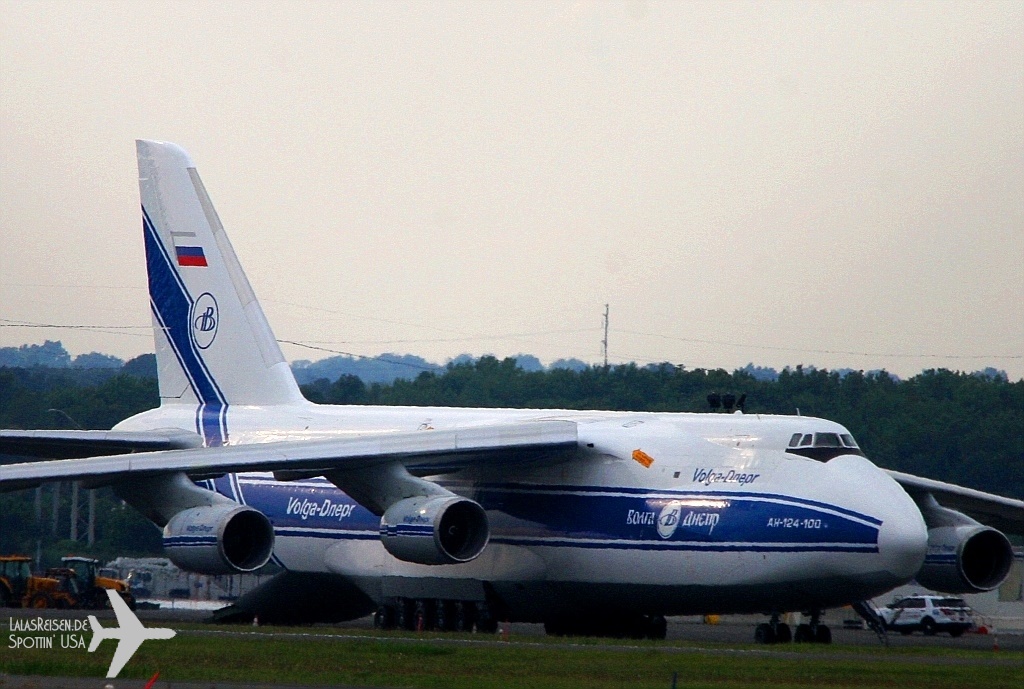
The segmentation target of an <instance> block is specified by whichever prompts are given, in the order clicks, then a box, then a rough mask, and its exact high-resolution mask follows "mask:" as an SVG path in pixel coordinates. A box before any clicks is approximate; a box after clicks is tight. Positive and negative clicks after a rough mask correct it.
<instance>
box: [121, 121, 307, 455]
mask: <svg viewBox="0 0 1024 689" xmlns="http://www.w3.org/2000/svg"><path fill="white" fill-rule="evenodd" d="M136 147H137V150H138V159H139V192H140V196H141V198H142V224H143V233H144V235H145V240H146V264H147V269H148V271H149V297H150V306H151V308H152V312H153V328H154V331H155V337H156V355H157V368H158V369H159V376H160V397H161V403H164V404H167V403H183V404H190V405H196V406H197V409H198V410H199V411H198V413H197V426H199V428H200V430H201V431H202V433H203V435H204V437H205V438H206V441H207V444H208V445H219V444H222V443H224V442H226V440H227V428H226V414H227V407H228V405H231V404H246V405H248V404H253V405H272V404H286V403H296V402H302V401H303V397H302V394H301V393H300V392H299V388H298V385H297V384H296V382H295V378H294V376H292V372H291V369H290V368H289V367H288V364H287V362H286V361H285V359H284V355H283V354H282V353H281V348H280V347H279V346H278V344H277V341H276V340H275V339H274V334H273V333H272V332H271V330H270V325H269V324H268V323H267V319H266V316H264V314H263V310H262V308H260V305H259V302H258V301H257V300H256V295H255V294H254V293H253V291H252V287H251V286H250V285H249V281H248V279H246V277H245V273H244V272H243V271H242V267H241V265H240V264H239V262H238V258H237V257H236V256H235V252H234V249H232V247H231V243H230V242H229V241H228V237H227V234H226V233H225V232H224V227H223V226H222V225H221V222H220V218H219V217H218V216H217V211H216V210H214V208H213V204H212V203H211V202H210V198H209V196H207V194H206V189H205V188H204V187H203V183H202V180H200V179H199V174H198V173H197V172H196V168H195V165H194V164H193V163H192V160H191V158H189V155H188V153H186V152H185V151H184V150H183V149H181V148H180V147H178V146H176V145H174V144H171V143H165V142H160V141H137V142H136Z"/></svg>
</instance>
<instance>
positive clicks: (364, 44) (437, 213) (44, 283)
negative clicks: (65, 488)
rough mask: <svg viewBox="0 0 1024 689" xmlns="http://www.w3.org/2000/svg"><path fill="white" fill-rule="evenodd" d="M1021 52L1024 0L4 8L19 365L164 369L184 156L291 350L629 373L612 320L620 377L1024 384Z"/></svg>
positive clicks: (1, 228)
mask: <svg viewBox="0 0 1024 689" xmlns="http://www.w3.org/2000/svg"><path fill="white" fill-rule="evenodd" d="M1022 36H1024V3H1021V2H966V3H960V2H932V1H929V2H924V3H913V2H898V3H897V2H884V3H872V2H850V3H845V2H820V1H815V2H807V3H793V2H751V3H745V2H728V3H727V2H713V3H697V2H685V3H684V2H671V3H661V2H625V1H622V2H519V3H499V2H451V3H440V2H415V3H413V2H409V3H397V2H396V3H382V2H368V3H357V2H326V3H317V2H265V3H254V2H250V1H246V2H218V3H195V2H173V3H157V2H134V1H133V2H124V3H117V2H82V1H81V0H78V1H75V2H11V1H9V0H0V240H2V243H0V346H10V345H20V344H25V343H41V342H42V341H43V340H45V339H59V340H61V341H63V342H64V344H65V346H66V347H67V348H68V350H69V351H70V352H71V353H72V354H73V355H76V354H80V353H84V352H89V351H94V350H95V351H100V352H104V353H109V354H114V355H117V356H120V357H122V358H130V357H132V356H135V355H137V354H140V353H143V352H150V351H152V349H153V344H152V336H151V334H150V332H149V330H148V327H149V324H150V320H149V309H148V302H147V297H146V293H145V284H146V281H145V273H144V270H145V264H144V259H143V244H142V233H141V219H140V213H139V201H138V184H137V170H136V163H135V145H134V139H136V138H153V139H163V140H168V141H174V142H176V143H178V144H180V145H182V146H183V147H185V148H186V149H187V150H188V151H189V152H190V153H191V155H192V158H193V159H194V160H195V161H196V164H197V166H198V169H199V172H200V174H201V175H202V177H203V180H204V182H205V185H206V188H207V189H208V191H209V193H210V195H211V197H212V198H213V201H214V203H215V205H216V207H217V209H218V211H219V213H220V216H221V218H222V220H223V222H224V225H225V227H226V228H227V230H228V234H229V236H230V237H231V240H232V242H233V243H234V245H235V249H236V251H237V252H238V254H239V258H240V259H241V261H242V264H243V266H245V268H246V270H247V272H248V274H249V278H250V280H251V282H252V284H253V287H254V289H255V290H256V293H257V295H258V296H260V297H261V300H262V303H263V306H264V309H265V310H266V312H267V315H268V318H269V320H270V322H271V324H272V326H273V327H274V330H275V334H276V335H277V337H278V339H280V340H288V341H293V342H300V343H304V344H307V345H310V346H313V347H318V348H323V349H326V350H332V351H338V352H348V353H356V354H364V355H374V354H380V353H382V352H402V353H405V352H408V353H412V354H418V355H421V356H423V357H425V358H427V359H429V360H432V361H438V362H443V361H445V360H447V359H448V358H450V357H453V356H456V355H458V354H460V353H463V352H470V353H473V354H477V355H479V354H486V353H493V354H496V355H498V356H507V355H512V354H516V353H520V352H525V353H531V354H535V355H536V356H538V357H540V359H541V360H542V361H544V362H550V361H552V360H554V359H556V358H559V357H578V358H581V359H584V360H586V361H589V362H599V361H600V360H601V338H602V331H601V320H602V313H603V311H604V305H605V304H606V303H608V304H610V314H611V319H610V326H611V327H610V334H609V359H610V361H612V362H623V361H637V362H638V363H649V362H658V361H671V362H673V363H678V364H684V365H686V366H687V367H689V368H695V367H705V368H708V367H712V368H717V367H724V368H727V369H732V368H735V367H740V366H743V365H745V364H746V363H748V362H754V363H755V364H759V365H764V366H773V367H776V368H781V367H783V366H786V365H796V364H800V363H803V364H809V365H816V366H819V367H829V368H838V367H852V368H860V369H876V368H886V369H888V370H890V371H893V372H896V373H898V374H900V375H912V374H914V373H916V372H918V371H920V370H921V369H924V368H932V367H946V368H952V369H960V370H976V369H979V368H983V367H985V366H995V367H997V368H1001V369H1004V370H1006V371H1007V372H1008V373H1009V374H1010V376H1011V378H1014V379H1018V378H1022V377H1024V358H1022V356H1024V41H1022ZM24 324H35V325H38V324H49V325H60V326H69V327H62V328H41V327H21V326H23V325H24ZM15 326H17V327H15ZM70 326H98V328H97V329H82V328H78V327H70ZM283 349H284V351H285V355H286V356H287V357H288V358H289V359H293V360H294V359H319V358H322V357H324V356H328V355H329V353H328V352H324V351H321V350H316V349H309V348H306V347H301V346H297V345H293V344H285V345H283Z"/></svg>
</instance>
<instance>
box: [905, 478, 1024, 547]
mask: <svg viewBox="0 0 1024 689" xmlns="http://www.w3.org/2000/svg"><path fill="white" fill-rule="evenodd" d="M886 473H888V474H889V475H890V476H892V478H893V479H895V480H896V482H897V483H899V484H900V485H901V486H903V489H904V490H905V491H907V493H909V494H910V495H911V496H912V497H913V496H915V495H921V494H923V493H931V494H932V496H933V497H934V498H935V499H936V500H937V501H938V502H939V504H941V505H942V506H943V507H949V508H952V509H955V510H959V511H961V512H963V513H964V514H966V515H968V516H969V517H971V518H973V519H976V520H978V521H979V522H982V523H984V524H987V525H989V526H992V527H994V528H996V529H999V530H1000V531H1005V532H1007V533H1014V534H1024V501H1022V500H1014V499H1013V498H1004V497H1002V496H1000V495H993V494H992V493H985V492H982V491H980V490H974V489H972V488H964V487H963V486H958V485H955V484H952V483H944V482H942V481H935V480H933V479H929V478H921V477H920V476H914V475H912V474H904V473H902V472H899V471H890V470H886Z"/></svg>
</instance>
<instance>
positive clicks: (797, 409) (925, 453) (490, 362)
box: [0, 355, 1024, 562]
mask: <svg viewBox="0 0 1024 689" xmlns="http://www.w3.org/2000/svg"><path fill="white" fill-rule="evenodd" d="M148 356H149V357H152V355H148ZM140 359H142V358H140ZM154 368H155V366H152V362H151V361H149V360H148V359H143V360H141V361H139V362H135V363H134V365H133V362H129V363H128V364H127V365H126V366H125V367H124V368H122V369H120V370H111V369H71V368H60V369H52V368H44V367H33V368H3V367H0V428H69V427H79V428H95V429H106V428H110V427H111V426H113V425H114V424H115V423H117V422H118V421H120V420H121V419H124V418H126V417H128V416H130V415H132V414H136V413H138V412H141V411H144V410H146V409H151V408H153V407H156V406H157V405H158V404H159V398H158V392H157V384H156V380H155V378H154V377H152V372H153V369H154ZM302 391H303V393H304V394H305V395H306V397H307V398H308V399H309V400H311V401H313V402H316V403H321V404H379V405H423V406H461V407H520V408H543V409H607V410H623V411H690V412H696V411H708V399H707V398H708V395H709V394H711V393H731V394H733V395H735V396H736V397H739V396H740V395H746V397H745V410H746V413H748V414H749V413H765V414H795V413H800V414H803V415H805V416H819V417H823V418H827V419H831V420H833V421H837V422H839V423H841V424H843V425H845V426H846V427H847V428H849V429H850V431H851V432H852V433H853V435H854V437H856V438H857V440H858V442H859V444H860V445H861V447H862V448H863V449H864V451H865V452H866V454H867V455H868V456H869V457H870V458H871V459H872V460H873V461H875V462H876V463H877V464H879V465H880V466H883V467H886V468H891V469H897V470H900V471H906V472H910V473H914V474H920V475H923V476H928V477H930V478H935V479H939V480H944V481H950V482H954V483H958V484H962V485H966V486H970V487H972V488H977V489H979V490H985V491H991V492H994V493H999V494H1002V495H1007V496H1010V497H1016V498H1024V380H1021V381H1016V382H1010V381H1008V380H1007V379H1006V378H1005V377H1002V376H985V375H978V374H966V373H957V372H952V371H947V370H942V369H938V370H929V371H924V372H922V373H920V374H919V375H917V376H914V377H912V378H909V379H907V380H903V381H901V380H898V379H896V378H895V377H893V376H890V375H889V374H887V373H885V372H884V371H878V372H871V373H864V372H860V371H844V372H841V373H840V372H835V371H827V370H815V369H805V368H802V367H796V368H795V369H786V370H784V371H782V372H781V373H779V375H778V377H777V378H776V379H775V380H769V379H764V378H758V377H755V376H754V375H753V374H752V373H751V372H750V371H749V370H738V371H734V372H732V373H730V372H728V371H725V370H720V369H719V370H706V369H695V370H687V369H685V368H683V367H678V366H673V365H669V364H661V365H651V366H642V367H641V366H636V365H633V364H628V365H622V366H610V367H607V368H605V367H600V366H598V367H588V368H583V369H580V370H572V369H568V368H564V369H563V368H559V369H551V370H547V371H544V370H533V371H527V370H524V369H523V368H521V367H520V366H517V364H516V361H515V359H511V358H510V359H504V360H499V359H496V358H494V357H482V358H480V359H477V360H475V361H460V362H453V363H450V364H449V365H448V366H447V367H445V368H444V369H443V370H441V371H424V372H422V373H420V374H419V375H418V376H416V377H415V378H413V379H410V380H402V379H399V380H395V381H394V382H393V383H390V384H386V383H370V384H367V383H365V382H364V381H363V380H361V379H360V378H358V377H356V376H353V375H344V376H341V377H339V378H337V379H335V380H333V381H331V380H328V379H326V378H322V379H319V380H316V381H314V382H312V383H309V384H307V385H304V386H302ZM0 459H2V458H0ZM70 494H71V491H70V490H69V489H67V488H66V487H65V489H64V490H63V491H61V492H60V493H58V495H57V501H56V502H57V508H56V509H57V517H58V518H57V523H58V528H57V529H54V528H53V524H54V520H53V502H54V501H53V492H52V488H45V489H44V490H43V491H42V493H41V494H40V495H39V501H38V502H37V494H36V491H32V490H29V491H20V492H15V493H4V494H0V553H12V552H20V553H26V554H33V553H34V552H35V550H36V549H40V550H41V551H42V553H43V558H44V560H45V561H49V562H52V561H53V560H55V559H57V558H59V557H60V555H62V554H67V553H69V552H72V551H75V552H91V553H93V554H95V555H97V556H100V557H107V556H113V555H117V554H122V555H127V554H133V555H142V554H154V553H158V552H159V543H160V538H159V533H158V531H157V530H156V529H155V528H153V527H152V525H151V524H149V522H146V521H145V520H143V519H142V518H141V517H140V516H138V515H137V514H136V513H135V512H134V511H133V510H131V509H130V508H128V507H126V506H124V505H123V504H121V503H120V501H118V500H117V499H116V497H115V496H114V495H113V493H112V492H111V491H110V490H109V489H103V490H100V491H98V492H97V518H96V537H97V538H96V542H95V543H94V545H93V546H92V548H86V547H85V546H84V545H83V544H82V543H81V542H69V541H67V540H66V539H67V536H68V534H69V533H70V529H69V521H70V500H71V495H70ZM83 504H84V498H83ZM40 515H42V516H41V518H40Z"/></svg>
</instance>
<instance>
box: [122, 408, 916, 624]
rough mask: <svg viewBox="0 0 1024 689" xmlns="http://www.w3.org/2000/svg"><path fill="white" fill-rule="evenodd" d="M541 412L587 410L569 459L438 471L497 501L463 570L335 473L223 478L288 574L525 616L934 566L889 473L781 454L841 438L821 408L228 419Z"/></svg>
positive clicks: (820, 589)
mask: <svg viewBox="0 0 1024 689" xmlns="http://www.w3.org/2000/svg"><path fill="white" fill-rule="evenodd" d="M195 418H196V413H195V408H194V407H189V406H187V405H180V406H178V405H164V406H163V407H161V408H160V409H156V410H152V411H150V412H145V413H143V414H140V415H138V416H135V417H132V418H131V419H128V420H126V421H125V422H123V423H121V424H119V425H118V426H117V430H145V429H154V428H168V427H178V428H183V429H187V430H195ZM529 420H570V421H573V422H575V423H576V424H577V425H578V438H579V447H578V451H577V452H576V454H575V456H574V457H572V458H570V459H565V458H564V457H558V458H555V457H553V458H552V460H551V461H550V462H543V461H539V462H536V463H534V464H532V465H530V466H522V465H516V466H515V467H510V468H505V467H501V466H487V467H482V468H475V469H473V470H463V471H462V472H460V473H457V474H454V475H445V476H439V477H435V479H434V480H436V481H438V482H439V483H442V484H444V485H445V486H446V487H448V488H449V489H451V490H452V491H454V492H456V493H460V494H463V495H465V496H466V497H469V498H472V499H476V500H478V501H479V502H480V503H481V504H482V505H483V506H484V507H485V509H487V511H488V516H489V519H490V521H491V541H490V543H489V544H488V546H487V547H486V548H485V550H484V552H483V554H482V555H481V556H480V557H478V558H477V559H476V560H473V561H471V562H468V563H464V564H457V565H443V566H427V565H417V564H412V563H408V562H403V561H400V560H397V559H395V558H394V557H392V556H391V555H389V554H388V553H387V552H386V551H385V550H384V548H383V546H382V545H381V543H380V540H379V538H378V537H377V534H376V530H375V522H374V519H375V518H374V517H373V516H372V515H370V514H369V512H367V511H366V510H365V509H363V508H362V507H359V506H358V505H356V504H355V503H354V501H353V500H351V498H349V497H348V496H346V495H345V494H344V493H342V492H341V491H340V490H338V489H337V488H335V487H334V486H333V485H331V484H329V483H327V482H326V481H325V480H323V479H307V480H304V481H298V482H294V483H281V482H276V481H274V480H273V477H272V476H271V475H269V474H259V473H254V474H238V475H236V476H232V477H230V478H229V479H226V480H221V481H220V482H218V483H217V489H218V490H221V491H222V492H225V494H227V495H228V497H231V498H233V499H236V500H239V501H243V502H246V503H247V504H251V505H252V506H253V507H255V508H257V509H260V510H261V511H263V512H264V513H265V514H267V516H268V517H270V519H271V522H272V523H273V524H274V525H275V532H276V537H277V539H276V546H275V559H276V560H277V561H278V562H279V563H280V564H281V565H283V566H284V567H286V568H288V569H290V570H294V571H302V572H330V573H334V574H337V575H341V576H345V577H348V578H350V579H351V580H352V581H354V582H356V583H357V584H358V585H359V586H360V587H361V588H363V589H364V590H365V591H366V592H367V593H369V594H370V595H371V597H374V598H377V599H380V598H381V597H382V596H384V595H386V592H387V591H388V590H394V587H393V586H391V584H392V583H395V582H398V583H397V584H395V585H399V584H401V582H408V581H410V580H426V581H430V582H435V584H436V585H437V586H438V587H439V590H438V593H437V597H445V595H444V590H443V589H444V588H445V586H446V582H450V581H452V580H468V581H474V582H487V584H488V585H489V586H493V587H495V590H496V591H498V592H499V593H500V594H502V595H504V596H505V597H506V599H507V600H509V601H512V603H510V605H513V606H514V605H518V606H520V607H521V608H522V611H521V614H519V615H518V616H519V617H521V618H523V619H533V618H538V617H539V616H542V614H543V612H538V611H539V610H541V608H543V607H544V606H549V605H552V604H559V603H560V602H565V601H567V600H577V601H578V600H587V601H593V602H594V603H595V604H602V601H604V602H606V603H608V604H612V605H615V604H624V605H629V606H631V607H632V608H633V609H637V608H639V609H642V610H647V611H651V612H660V613H664V614H671V613H684V612H716V611H720V612H728V611H750V612H758V611H770V610H773V609H775V610H784V609H792V608H789V606H790V605H792V606H795V607H802V606H807V607H810V606H812V605H813V606H820V607H826V606H828V605H837V604H842V603H845V602H849V601H851V600H861V599H864V598H868V597H871V596H874V595H878V594H880V593H883V592H884V591H886V590H889V589H891V588H893V587H895V586H897V585H900V584H902V583H905V582H906V581H908V580H910V579H911V578H912V577H913V575H914V574H915V573H916V572H917V571H918V570H919V569H920V567H921V564H922V562H923V559H924V555H925V544H926V538H927V535H926V528H925V525H924V523H923V520H922V518H921V515H920V511H919V510H918V508H917V507H916V505H915V504H914V502H913V501H912V500H911V499H910V497H909V496H908V495H907V494H906V493H905V492H904V491H903V489H902V488H901V487H900V486H899V485H898V484H897V483H896V482H895V481H893V480H892V479H891V478H889V477H888V476H887V475H886V474H885V473H884V472H882V471H881V470H880V469H878V468H877V467H876V466H875V465H873V464H872V463H871V462H870V461H868V460H867V459H865V458H864V457H861V456H856V455H853V454H842V455H839V456H837V457H835V458H834V459H832V460H830V461H828V462H819V461H814V460H811V459H807V458H804V457H800V456H796V455H793V454H789V453H786V452H785V448H786V445H787V443H788V441H789V439H790V437H791V436H792V435H793V434H794V433H797V432H802V433H813V432H833V433H847V431H846V429H845V428H843V427H842V426H840V425H839V424H835V423H833V422H830V421H825V420H822V419H816V418H811V417H799V416H797V417H787V416H764V415H742V414H683V413H643V412H597V411H567V410H514V409H498V410H495V409H460V408H440V407H369V406H366V407H364V406H326V405H313V404H297V405H287V406H283V405H281V406H273V407H244V406H232V407H230V409H229V410H228V413H227V423H226V426H227V431H228V432H227V435H228V439H227V441H228V443H229V444H246V443H260V442H272V441H279V440H297V439H304V438H305V439H317V438H326V437H337V436H340V435H352V434H377V433H389V432H403V431H412V430H416V429H420V430H422V432H424V433H429V432H430V431H431V430H433V429H443V428H453V427H468V426H477V425H488V424H495V423H509V422H514V421H529ZM635 450H641V451H642V452H643V453H644V455H646V456H647V457H649V458H652V459H653V460H654V461H653V463H651V464H650V466H649V467H648V466H645V465H644V464H643V463H642V462H640V461H635V460H634V459H633V456H634V455H633V453H634V451H635ZM389 582H390V583H389ZM389 587H390V588H389ZM517 591H519V592H522V594H523V595H522V600H520V601H518V602H516V601H517V599H516V592H517Z"/></svg>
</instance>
